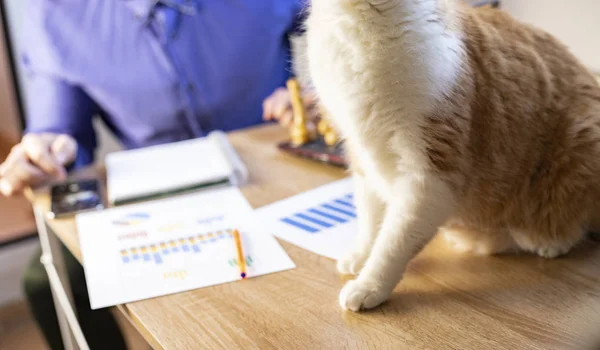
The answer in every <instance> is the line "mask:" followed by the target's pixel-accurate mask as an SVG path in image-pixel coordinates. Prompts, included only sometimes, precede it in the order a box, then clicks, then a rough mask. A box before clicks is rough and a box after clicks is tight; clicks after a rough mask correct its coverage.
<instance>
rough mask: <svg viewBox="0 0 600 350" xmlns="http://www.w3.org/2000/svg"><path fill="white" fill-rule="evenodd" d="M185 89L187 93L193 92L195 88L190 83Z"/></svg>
mask: <svg viewBox="0 0 600 350" xmlns="http://www.w3.org/2000/svg"><path fill="white" fill-rule="evenodd" d="M186 88H187V91H189V92H194V90H196V87H195V86H194V84H192V83H187V85H186Z"/></svg>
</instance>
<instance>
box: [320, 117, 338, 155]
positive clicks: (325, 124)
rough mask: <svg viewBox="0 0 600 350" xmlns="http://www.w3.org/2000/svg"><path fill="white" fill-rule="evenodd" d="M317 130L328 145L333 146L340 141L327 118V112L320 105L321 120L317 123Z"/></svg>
mask: <svg viewBox="0 0 600 350" xmlns="http://www.w3.org/2000/svg"><path fill="white" fill-rule="evenodd" d="M317 131H318V132H319V134H320V135H322V136H323V140H324V141H325V144H326V145H327V146H329V147H332V146H335V145H336V144H337V143H338V142H339V141H340V138H339V136H338V134H337V132H336V131H335V129H334V128H333V126H332V125H331V123H329V121H328V120H327V112H326V111H325V108H323V107H321V120H320V121H319V124H318V125H317Z"/></svg>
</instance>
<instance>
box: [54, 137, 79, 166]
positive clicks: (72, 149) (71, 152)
mask: <svg viewBox="0 0 600 350" xmlns="http://www.w3.org/2000/svg"><path fill="white" fill-rule="evenodd" d="M50 152H51V154H52V156H53V157H54V159H56V161H57V162H58V163H59V164H60V165H62V166H65V165H67V164H69V163H71V162H72V161H74V160H75V157H76V156H77V142H76V141H75V140H74V139H73V138H72V137H70V136H67V135H59V136H57V137H56V140H54V142H52V144H51V145H50Z"/></svg>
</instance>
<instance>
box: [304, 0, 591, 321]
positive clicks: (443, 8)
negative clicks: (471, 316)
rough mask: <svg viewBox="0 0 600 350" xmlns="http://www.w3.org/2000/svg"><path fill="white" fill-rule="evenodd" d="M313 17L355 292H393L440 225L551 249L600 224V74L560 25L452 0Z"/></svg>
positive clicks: (351, 297) (343, 9) (364, 297)
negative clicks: (349, 232) (336, 145)
mask: <svg viewBox="0 0 600 350" xmlns="http://www.w3.org/2000/svg"><path fill="white" fill-rule="evenodd" d="M306 29H307V33H306V38H305V39H306V40H307V47H306V55H305V57H306V59H307V62H306V67H307V69H308V75H309V77H310V82H311V83H312V85H313V87H314V89H315V90H316V93H317V95H318V96H319V99H320V101H321V102H322V103H323V104H324V106H325V108H326V109H327V110H328V112H329V114H330V117H331V119H332V120H331V121H332V122H333V123H334V125H335V126H336V128H337V129H338V131H339V132H340V133H341V135H342V137H343V138H344V139H345V145H346V147H347V153H348V155H349V158H350V161H351V164H352V166H351V170H352V174H353V176H354V179H355V185H356V193H355V196H356V205H357V209H358V214H359V231H360V232H359V236H358V240H357V242H356V244H355V245H354V247H353V249H352V250H351V251H350V252H348V254H347V255H346V256H345V257H344V258H342V259H340V260H339V261H338V269H339V271H340V272H341V273H344V274H355V275H357V278H356V279H355V280H353V281H350V282H348V283H347V284H346V285H345V286H344V288H343V289H342V291H341V293H340V297H339V301H340V304H341V306H342V307H343V308H345V309H350V310H353V311H358V310H360V309H368V308H373V307H375V306H377V305H379V304H381V303H382V302H383V301H385V300H386V299H388V297H389V296H390V294H391V293H392V291H393V289H394V288H395V286H396V285H397V283H398V282H399V281H400V279H401V278H402V275H403V273H404V271H405V268H406V265H407V264H408V262H409V261H410V260H411V259H412V258H413V257H414V256H415V255H416V254H417V253H418V252H419V251H420V250H421V249H422V248H423V247H424V246H425V245H426V244H427V243H428V242H429V241H430V239H431V238H432V237H433V236H434V235H435V234H436V232H437V231H438V230H440V231H441V232H442V233H443V234H444V235H445V236H446V237H447V238H448V239H449V240H450V241H451V242H452V243H453V244H454V245H455V246H456V247H457V248H459V249H461V250H464V251H472V252H474V253H477V254H495V253H502V252H509V251H513V252H519V251H522V252H532V253H535V254H537V255H539V256H541V257H544V258H554V257H557V256H559V255H561V254H565V253H567V252H568V251H569V250H570V249H571V248H572V247H573V246H574V245H576V244H577V243H578V242H579V241H581V240H582V238H583V237H584V234H585V232H586V230H589V229H594V228H596V227H597V226H600V225H598V223H597V222H595V221H594V220H597V219H598V215H597V214H600V208H599V207H598V203H600V87H599V86H598V83H597V82H596V81H595V79H594V78H593V76H592V75H591V74H590V73H588V71H586V69H585V68H584V67H583V66H582V65H581V64H580V63H579V62H578V61H577V60H576V59H575V58H574V57H573V56H572V55H571V54H570V53H569V52H568V50H567V49H566V48H565V47H564V46H563V45H562V44H560V43H559V42H558V41H557V40H555V39H554V38H553V37H552V36H550V35H548V34H546V33H544V32H542V31H540V30H537V29H535V28H532V27H530V26H528V25H525V24H522V23H520V22H518V21H516V20H514V19H513V18H511V17H510V16H509V15H507V14H505V13H503V12H501V11H499V10H493V9H473V8H471V7H468V6H467V5H464V4H461V3H458V2H454V1H448V0H312V7H311V9H310V13H309V17H308V19H307V22H306ZM299 66H302V64H299Z"/></svg>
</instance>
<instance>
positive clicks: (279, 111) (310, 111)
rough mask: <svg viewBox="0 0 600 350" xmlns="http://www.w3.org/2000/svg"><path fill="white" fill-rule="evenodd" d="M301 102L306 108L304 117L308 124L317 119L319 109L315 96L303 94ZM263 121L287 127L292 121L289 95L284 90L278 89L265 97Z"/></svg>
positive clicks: (292, 114)
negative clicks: (271, 121)
mask: <svg viewBox="0 0 600 350" xmlns="http://www.w3.org/2000/svg"><path fill="white" fill-rule="evenodd" d="M302 102H303V103H304V107H305V108H306V116H307V118H308V121H309V122H314V121H315V120H316V119H318V118H319V108H318V107H317V103H316V102H317V96H316V94H315V93H313V92H308V91H306V92H304V93H303V94H302ZM263 119H264V120H265V121H270V120H276V121H278V122H279V124H281V125H283V126H285V127H289V126H290V125H291V124H292V121H293V120H294V112H293V110H292V101H291V98H290V93H289V91H288V89H286V88H283V87H281V88H278V89H277V90H275V92H273V93H272V94H271V96H269V97H267V98H266V99H265V101H264V102H263Z"/></svg>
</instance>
